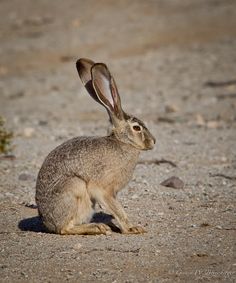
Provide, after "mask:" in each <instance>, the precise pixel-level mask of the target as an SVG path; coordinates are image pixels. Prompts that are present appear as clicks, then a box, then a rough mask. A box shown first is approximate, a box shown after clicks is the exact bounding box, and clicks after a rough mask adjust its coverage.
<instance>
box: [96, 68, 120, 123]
mask: <svg viewBox="0 0 236 283" xmlns="http://www.w3.org/2000/svg"><path fill="white" fill-rule="evenodd" d="M91 76H92V84H93V87H94V90H95V92H96V94H97V97H98V99H99V100H100V102H101V103H102V104H103V105H104V106H105V107H106V109H107V110H108V111H109V113H110V114H111V116H113V117H114V116H115V117H116V118H118V119H120V120H122V119H124V112H123V110H122V108H121V100H120V96H119V93H118V90H117V86H116V83H115V80H114V78H113V77H112V76H111V74H110V72H109V70H108V68H107V66H106V65H105V64H103V63H96V64H94V65H93V66H92V68H91Z"/></svg>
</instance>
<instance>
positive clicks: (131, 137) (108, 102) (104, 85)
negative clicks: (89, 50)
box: [76, 59, 155, 150]
mask: <svg viewBox="0 0 236 283" xmlns="http://www.w3.org/2000/svg"><path fill="white" fill-rule="evenodd" d="M76 67H77V70H78V73H79V76H80V78H81V81H82V82H83V84H84V86H85V88H86V89H87V91H88V93H89V94H90V96H91V97H92V98H93V99H94V100H96V101H97V102H98V103H100V104H101V105H103V106H104V107H105V108H106V110H107V112H108V114H109V117H110V122H111V123H112V134H113V135H114V136H115V137H116V138H117V139H118V140H119V141H121V142H123V143H127V144H131V145H133V146H134V147H136V148H137V149H140V150H148V149H152V148H153V146H154V144H155V138H154V137H153V135H152V134H151V133H150V132H149V130H148V129H147V127H146V126H145V125H144V123H143V122H142V121H140V120H139V119H137V118H135V117H134V116H131V115H128V114H126V113H125V112H124V111H123V109H122V107H121V99H120V95H119V93H118V90H117V86H116V83H115V80H114V78H113V77H112V75H111V74H110V72H109V70H108V68H107V66H106V65H105V64H103V63H94V62H93V61H91V60H89V59H79V60H78V61H77V62H76Z"/></svg>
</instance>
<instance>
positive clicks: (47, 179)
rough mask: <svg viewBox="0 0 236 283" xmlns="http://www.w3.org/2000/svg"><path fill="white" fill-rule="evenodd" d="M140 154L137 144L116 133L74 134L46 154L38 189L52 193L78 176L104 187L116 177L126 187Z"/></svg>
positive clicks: (39, 175) (118, 182)
mask: <svg viewBox="0 0 236 283" xmlns="http://www.w3.org/2000/svg"><path fill="white" fill-rule="evenodd" d="M138 155H139V151H138V150H136V149H135V148H134V147H133V146H130V145H128V144H124V143H121V142H119V141H118V140H116V139H115V138H114V137H112V136H111V137H77V138H73V139H71V140H69V141H67V142H65V143H63V144H61V145H59V146H58V147H56V148H55V149H54V150H53V151H52V152H51V153H49V155H48V156H47V157H46V159H45V161H44V163H43V165H42V167H41V169H40V171H39V174H38V178H37V183H36V191H38V193H39V192H42V191H45V190H46V191H47V193H49V194H50V192H51V193H52V191H53V190H54V189H55V188H57V190H58V187H60V184H62V185H63V183H64V182H66V181H67V180H68V178H71V177H75V176H77V177H79V178H81V179H82V180H84V181H85V182H86V183H89V182H90V183H91V182H92V183H95V184H99V185H100V186H102V187H106V186H108V185H109V182H111V181H112V180H114V179H115V180H116V182H117V184H116V186H117V188H118V187H122V186H123V185H125V184H126V183H127V182H128V180H129V178H130V177H131V175H132V173H133V170H134V167H135V165H136V163H137V159H138ZM58 184H59V186H58ZM61 187H62V186H61Z"/></svg>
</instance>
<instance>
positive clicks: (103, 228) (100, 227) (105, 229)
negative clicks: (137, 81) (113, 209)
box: [95, 223, 112, 235]
mask: <svg viewBox="0 0 236 283" xmlns="http://www.w3.org/2000/svg"><path fill="white" fill-rule="evenodd" d="M95 226H96V229H97V231H98V232H99V234H104V235H110V234H111V233H112V232H111V228H110V227H109V226H108V225H106V224H103V223H96V224H95Z"/></svg>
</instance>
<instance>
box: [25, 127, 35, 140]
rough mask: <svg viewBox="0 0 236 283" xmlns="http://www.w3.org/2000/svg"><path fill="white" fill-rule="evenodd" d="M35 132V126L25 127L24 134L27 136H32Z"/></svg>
mask: <svg viewBox="0 0 236 283" xmlns="http://www.w3.org/2000/svg"><path fill="white" fill-rule="evenodd" d="M34 132H35V129H34V128H25V129H24V131H23V134H24V136H25V137H26V138H31V137H32V136H33V134H34Z"/></svg>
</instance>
